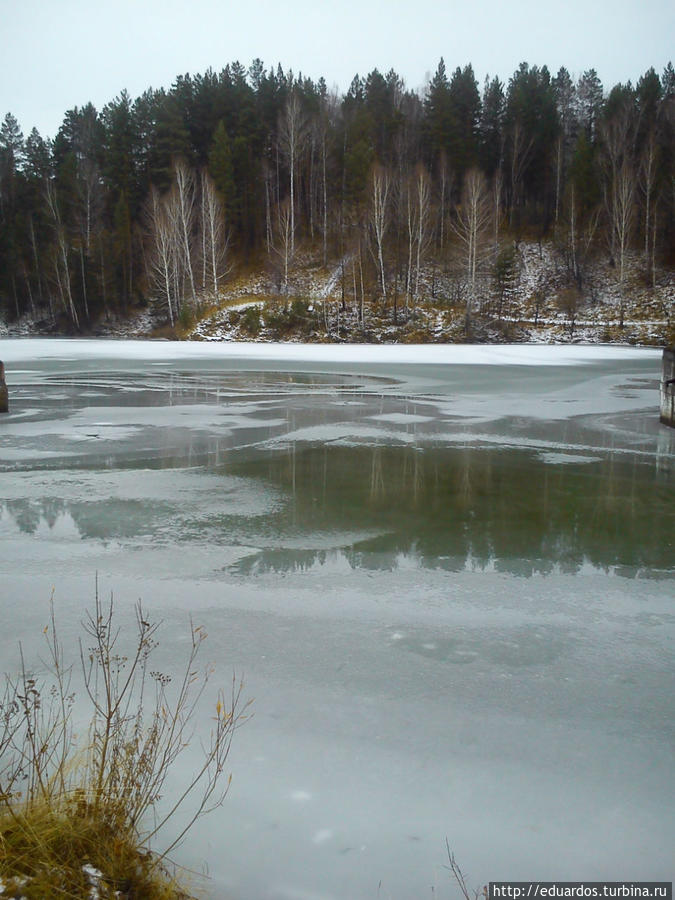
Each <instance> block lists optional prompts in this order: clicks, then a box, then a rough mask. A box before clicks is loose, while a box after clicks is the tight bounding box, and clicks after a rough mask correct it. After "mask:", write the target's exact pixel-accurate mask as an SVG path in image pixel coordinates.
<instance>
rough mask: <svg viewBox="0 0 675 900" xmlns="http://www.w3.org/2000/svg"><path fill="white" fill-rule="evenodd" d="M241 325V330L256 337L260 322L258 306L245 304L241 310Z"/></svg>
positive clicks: (258, 332)
mask: <svg viewBox="0 0 675 900" xmlns="http://www.w3.org/2000/svg"><path fill="white" fill-rule="evenodd" d="M240 321H241V327H242V330H243V331H245V332H246V333H247V334H250V335H252V336H253V337H256V336H257V335H258V334H260V328H261V322H260V307H259V306H247V307H245V308H244V309H243V310H242V311H241V317H240Z"/></svg>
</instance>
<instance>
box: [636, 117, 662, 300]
mask: <svg viewBox="0 0 675 900" xmlns="http://www.w3.org/2000/svg"><path fill="white" fill-rule="evenodd" d="M657 166H658V145H657V143H656V136H655V133H654V129H651V130H650V132H649V135H648V137H647V140H646V142H645V145H644V148H643V150H642V159H641V161H640V187H641V189H642V193H643V195H644V232H645V270H646V272H647V278H648V279H650V280H651V282H652V285H653V286H655V279H656V272H655V270H654V255H655V246H654V245H655V243H656V240H655V239H656V229H655V228H653V223H652V220H653V219H654V205H655V198H654V193H655V189H656V179H657ZM650 237H651V238H652V252H651V255H650V252H649V242H650Z"/></svg>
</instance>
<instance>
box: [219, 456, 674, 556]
mask: <svg viewBox="0 0 675 900" xmlns="http://www.w3.org/2000/svg"><path fill="white" fill-rule="evenodd" d="M236 472H237V474H240V475H246V476H249V477H251V476H252V477H261V478H264V479H266V480H269V481H272V482H274V483H275V484H279V485H281V486H283V487H285V488H286V489H288V490H289V492H290V493H292V495H293V497H292V501H291V502H290V503H289V504H288V506H287V507H286V508H285V509H284V511H283V512H282V513H280V514H279V521H278V523H277V528H278V533H279V534H281V535H283V534H284V533H286V532H287V531H288V530H291V531H295V532H297V531H298V530H300V531H302V532H315V531H316V532H321V531H324V532H325V531H331V530H344V531H354V530H355V529H361V530H373V531H377V532H378V534H379V536H378V537H376V538H373V539H369V540H365V541H361V542H359V543H357V544H354V545H353V546H351V547H349V548H345V549H344V551H343V555H344V556H345V557H346V558H347V559H348V560H349V563H350V564H351V565H352V566H356V567H385V568H391V567H394V566H396V565H397V560H400V558H401V556H404V557H407V558H409V560H410V561H413V560H414V561H415V562H416V564H417V565H421V566H431V567H447V568H451V569H454V568H463V567H464V566H465V565H466V563H467V560H470V563H471V565H472V566H475V567H479V568H483V567H485V566H487V565H488V564H492V563H493V564H494V565H495V566H496V568H497V569H499V570H502V571H510V572H514V573H518V574H531V573H533V572H542V573H546V572H549V571H551V570H552V569H553V567H554V566H557V567H559V569H561V570H563V571H566V572H576V571H578V570H579V569H580V567H581V566H582V565H583V564H584V563H591V564H592V565H594V566H596V567H598V568H600V569H610V568H612V569H614V568H616V569H617V570H618V571H621V570H622V569H623V570H624V571H625V573H626V574H629V573H632V572H634V571H635V570H636V569H646V570H650V569H654V570H671V571H672V567H673V559H675V553H674V552H673V535H674V532H675V528H674V527H673V526H674V524H675V518H674V512H673V505H672V487H673V486H672V480H671V479H669V478H668V476H667V475H666V476H665V478H664V477H663V475H661V476H659V474H658V473H657V471H656V469H655V467H654V465H653V462H641V461H640V459H639V457H637V456H630V455H625V456H624V455H622V454H616V455H615V454H607V455H605V456H604V457H603V458H602V459H598V460H597V461H596V462H591V463H570V462H566V463H564V464H551V463H545V462H543V461H542V460H541V459H540V458H539V457H538V456H537V455H536V453H534V452H528V451H522V450H500V449H475V448H473V449H471V448H458V449H452V448H442V449H441V448H439V449H424V450H423V449H421V448H415V447H389V446H384V445H382V446H376V447H336V446H316V447H305V448H303V449H300V448H296V447H293V448H290V449H289V451H288V453H287V454H285V455H277V454H273V455H269V456H266V457H265V458H264V459H259V460H258V461H257V462H255V463H246V464H242V465H240V466H237V467H236ZM282 540H283V538H282ZM322 554H323V558H320V556H321V555H322ZM314 557H316V558H314ZM322 562H325V551H321V553H319V552H317V553H316V554H312V551H307V550H303V551H302V552H301V553H295V552H293V551H288V550H287V551H278V550H277V551H267V552H263V553H262V554H256V556H255V557H252V558H250V559H249V561H248V564H246V563H245V564H244V565H243V566H242V564H239V566H238V568H239V569H240V570H241V569H242V568H243V569H244V570H246V569H249V570H254V569H255V570H256V571H260V570H265V569H270V570H276V571H278V570H281V569H284V568H306V567H308V566H310V565H316V564H322Z"/></svg>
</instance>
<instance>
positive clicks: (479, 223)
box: [452, 169, 493, 321]
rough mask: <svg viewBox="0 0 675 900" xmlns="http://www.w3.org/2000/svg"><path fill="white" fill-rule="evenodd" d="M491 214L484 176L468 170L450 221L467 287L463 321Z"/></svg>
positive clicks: (471, 302)
mask: <svg viewBox="0 0 675 900" xmlns="http://www.w3.org/2000/svg"><path fill="white" fill-rule="evenodd" d="M492 215H493V211H492V203H491V200H490V195H489V193H488V188H487V182H486V180H485V176H484V175H483V173H482V172H481V171H479V170H478V169H469V171H468V172H467V173H466V177H465V178H464V188H463V190H462V202H461V204H460V206H459V207H458V209H457V214H456V216H455V219H454V221H453V222H452V228H453V230H454V232H455V234H456V235H457V237H458V238H459V239H460V241H461V243H462V244H463V246H464V253H465V260H466V273H467V282H468V288H469V294H468V297H467V303H466V317H467V321H468V320H469V319H470V317H471V313H472V310H473V305H474V303H475V300H476V294H477V289H476V284H477V277H478V268H479V264H480V262H481V255H482V254H481V251H482V244H483V240H484V237H485V233H486V230H487V228H488V226H489V224H490V220H491V218H492Z"/></svg>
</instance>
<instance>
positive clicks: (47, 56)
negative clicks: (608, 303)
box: [0, 0, 675, 137]
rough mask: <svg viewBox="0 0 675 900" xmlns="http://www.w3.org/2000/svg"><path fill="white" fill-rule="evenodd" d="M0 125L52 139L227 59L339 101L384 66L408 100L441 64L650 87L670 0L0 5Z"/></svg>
mask: <svg viewBox="0 0 675 900" xmlns="http://www.w3.org/2000/svg"><path fill="white" fill-rule="evenodd" d="M0 35H2V40H1V49H0V117H4V115H5V113H6V112H12V113H14V115H15V116H16V117H17V118H18V120H19V123H20V124H21V127H22V129H23V131H24V133H25V134H28V132H29V131H30V129H31V128H32V127H33V126H34V125H35V126H36V127H37V128H38V130H39V131H40V132H41V133H42V134H43V136H50V137H53V136H54V135H55V134H56V132H57V130H58V128H59V125H60V124H61V121H62V119H63V114H64V112H65V111H66V110H67V109H71V108H72V107H74V106H83V105H84V104H85V103H87V102H88V101H91V102H92V103H94V105H95V106H96V107H97V108H98V109H101V108H102V107H103V106H104V105H105V104H106V103H107V102H108V101H109V100H111V99H113V97H115V96H116V95H118V94H119V93H120V91H121V90H122V89H123V88H126V89H127V90H128V91H129V93H130V94H131V96H132V97H136V96H138V95H139V94H140V93H142V92H143V91H144V90H145V89H146V88H147V87H154V88H158V87H169V86H170V85H171V83H172V82H173V80H174V79H175V77H176V75H178V74H182V73H185V72H190V73H191V74H196V73H199V72H204V71H205V70H206V69H207V68H208V67H209V66H210V67H212V68H213V69H215V70H216V71H218V70H220V69H221V68H223V66H224V65H225V64H226V63H228V62H231V61H232V60H235V59H238V60H239V61H240V62H242V63H243V64H244V65H245V66H247V67H248V66H249V64H250V62H251V60H252V59H254V58H255V57H260V59H262V60H263V62H264V63H265V66H266V67H267V68H268V67H269V66H270V65H275V66H276V64H277V63H278V62H280V63H281V65H282V66H283V68H284V70H287V69H289V68H292V69H293V71H294V72H295V73H297V72H298V71H301V72H302V73H303V74H304V75H309V76H310V77H312V78H314V79H318V78H319V77H320V76H321V75H323V76H324V77H325V78H326V81H327V82H328V85H329V87H330V86H332V85H336V86H337V87H338V88H339V89H340V90H341V91H344V90H346V89H347V87H348V86H349V83H350V81H351V80H352V78H353V76H354V75H355V74H356V73H357V72H358V73H359V74H360V75H365V74H367V73H368V72H369V71H371V70H372V69H373V68H375V67H377V68H378V69H380V71H382V72H386V71H387V70H389V69H390V68H394V69H395V70H396V71H397V72H398V73H399V75H401V76H402V77H403V78H404V80H405V82H406V85H407V86H408V87H410V88H421V87H422V86H423V85H424V83H425V81H426V79H427V78H428V77H429V76H430V75H432V74H433V72H434V71H435V69H436V66H437V65H438V61H439V59H440V57H441V56H443V57H444V58H445V63H446V67H447V69H448V71H452V69H454V68H455V67H456V66H457V65H461V66H463V65H465V64H466V63H468V62H471V63H472V64H473V67H474V70H475V72H476V75H477V77H478V79H479V81H480V82H481V84H482V81H483V79H484V77H485V75H486V74H488V73H489V74H490V75H495V74H496V75H498V76H499V77H500V78H502V80H504V81H506V80H508V78H509V76H510V75H511V74H512V73H513V71H514V69H516V67H517V66H518V64H519V63H520V62H521V61H523V60H526V61H527V62H529V63H530V64H531V65H534V64H537V65H547V66H548V67H549V69H550V70H551V71H552V73H553V74H555V72H556V71H557V70H558V68H559V67H560V66H562V65H564V66H566V67H567V68H568V69H569V70H570V72H571V73H572V75H579V74H581V72H583V71H584V70H585V69H589V68H595V69H596V70H597V72H598V74H599V76H600V78H601V80H602V82H603V85H604V86H605V89H607V88H609V87H611V86H612V85H613V84H615V83H616V82H617V81H626V80H628V79H631V80H632V81H633V82H635V81H636V80H637V78H639V76H640V75H642V74H643V73H644V72H645V71H646V70H647V69H648V68H649V67H650V66H654V68H655V69H656V71H657V72H658V73H659V75H660V74H661V73H662V71H663V68H664V66H665V65H666V63H667V62H668V61H669V59H670V57H671V55H672V54H673V47H674V46H675V2H673V0H564V2H560V0H558V2H553V0H550V2H549V3H544V2H540V0H510V2H509V0H463V2H459V0H436V2H431V0H405V2H404V0H389V2H386V0H339V2H325V0H285V2H283V0H276V2H269V0H254V2H248V3H247V2H241V0H238V2H236V3H235V2H232V0H109V2H105V0H0Z"/></svg>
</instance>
